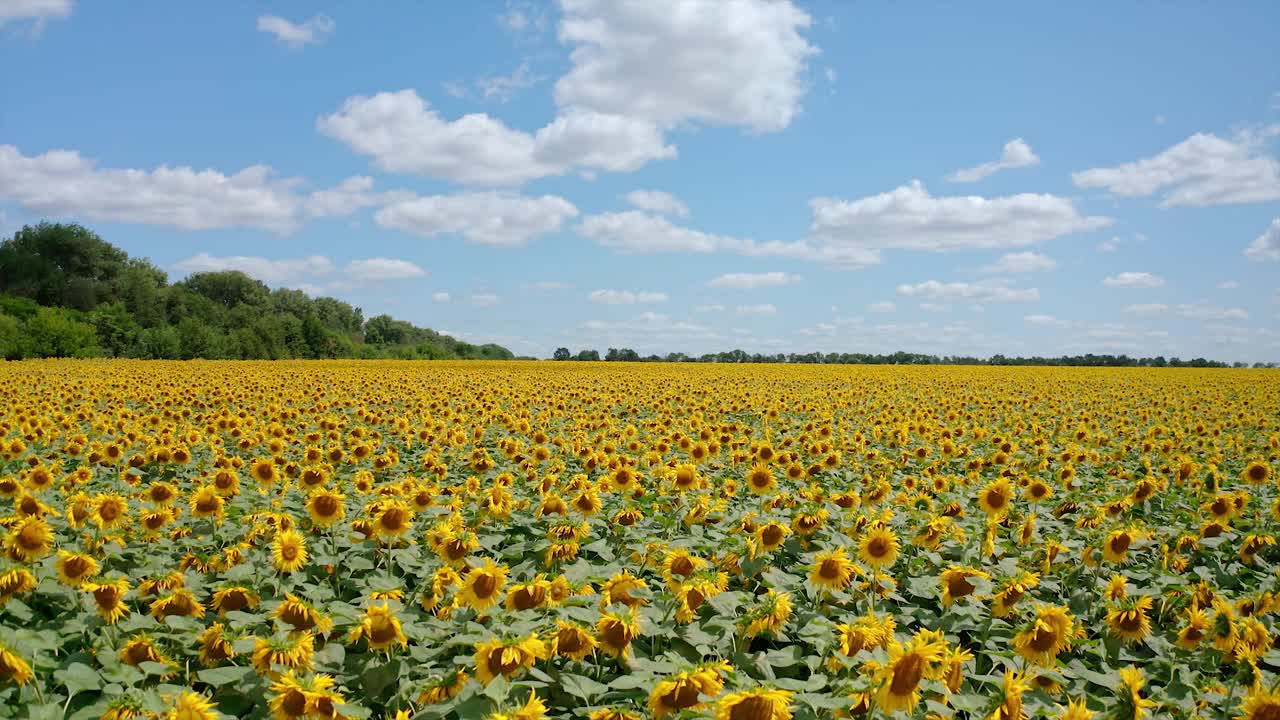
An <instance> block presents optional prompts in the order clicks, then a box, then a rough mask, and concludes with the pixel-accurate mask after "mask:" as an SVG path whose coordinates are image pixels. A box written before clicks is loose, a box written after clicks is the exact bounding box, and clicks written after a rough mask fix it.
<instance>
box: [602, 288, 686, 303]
mask: <svg viewBox="0 0 1280 720" xmlns="http://www.w3.org/2000/svg"><path fill="white" fill-rule="evenodd" d="M587 299H588V300H590V301H591V302H593V303H597V304H599V305H636V304H645V303H664V302H666V301H667V294H666V293H660V292H649V291H646V290H641V291H638V292H632V291H630V290H593V291H591V294H590V295H588V296H587Z"/></svg>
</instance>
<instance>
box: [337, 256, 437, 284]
mask: <svg viewBox="0 0 1280 720" xmlns="http://www.w3.org/2000/svg"><path fill="white" fill-rule="evenodd" d="M342 274H343V275H345V276H347V278H348V279H350V280H351V281H352V282H356V283H360V284H364V283H368V282H380V281H383V280H404V279H408V278H419V277H425V276H426V274H427V271H426V270H423V269H422V268H420V267H418V266H417V265H416V264H414V263H411V262H409V261H408V260H396V259H393V258H381V257H377V258H369V259H368V260H352V261H351V262H349V263H347V264H346V266H345V267H343V268H342Z"/></svg>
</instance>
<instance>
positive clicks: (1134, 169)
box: [1071, 126, 1280, 208]
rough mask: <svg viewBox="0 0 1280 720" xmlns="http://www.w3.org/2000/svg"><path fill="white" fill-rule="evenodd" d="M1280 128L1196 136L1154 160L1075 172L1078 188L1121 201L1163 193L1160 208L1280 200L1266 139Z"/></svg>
mask: <svg viewBox="0 0 1280 720" xmlns="http://www.w3.org/2000/svg"><path fill="white" fill-rule="evenodd" d="M1276 134H1280V126H1273V127H1269V128H1264V129H1262V130H1260V131H1243V132H1240V133H1237V134H1236V135H1235V137H1234V138H1232V139H1230V140H1227V139H1224V138H1220V137H1218V136H1217V135H1214V134H1211V133H1197V134H1195V135H1192V136H1191V137H1189V138H1187V139H1186V140H1183V141H1182V142H1180V143H1178V144H1177V145H1174V146H1173V147H1171V148H1168V149H1167V150H1164V151H1163V152H1160V153H1158V154H1156V155H1153V156H1152V157H1148V158H1143V159H1141V160H1137V161H1135V162H1130V163H1125V164H1123V165H1119V166H1116V167H1111V168H1093V169H1090V170H1084V171H1082V172H1076V173H1072V175H1071V179H1072V181H1073V182H1075V184H1076V186H1077V187H1082V188H1104V189H1106V190H1107V191H1108V192H1110V193H1112V194H1114V195H1118V196H1121V197H1148V196H1150V195H1154V194H1156V193H1158V192H1159V193H1162V195H1161V199H1160V207H1165V208H1169V207H1180V206H1181V207H1200V206H1205V205H1227V204H1234V203H1254V202H1268V201H1272V200H1280V161H1277V160H1276V158H1275V157H1274V156H1272V155H1270V154H1269V153H1268V152H1267V148H1266V143H1267V140H1268V139H1269V138H1271V137H1273V136H1274V135H1276Z"/></svg>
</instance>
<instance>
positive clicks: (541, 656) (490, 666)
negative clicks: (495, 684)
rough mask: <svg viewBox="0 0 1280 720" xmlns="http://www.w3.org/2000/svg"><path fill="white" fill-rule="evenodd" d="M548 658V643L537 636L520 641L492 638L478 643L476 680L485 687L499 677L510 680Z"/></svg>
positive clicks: (530, 636)
mask: <svg viewBox="0 0 1280 720" xmlns="http://www.w3.org/2000/svg"><path fill="white" fill-rule="evenodd" d="M548 656H549V655H548V650H547V645H546V643H544V642H542V640H539V639H538V636H537V635H529V636H528V637H526V638H524V639H520V640H501V639H498V638H490V639H488V640H485V641H483V642H479V643H476V654H475V666H476V679H477V680H479V681H480V682H481V683H482V684H485V685H488V684H489V683H490V682H491V681H492V680H493V679H494V678H496V677H498V676H499V675H501V676H502V677H504V678H507V679H508V680H510V679H511V678H512V677H513V676H515V675H517V674H519V673H520V672H521V671H522V670H526V669H528V668H531V667H533V664H534V663H536V662H537V661H539V660H545V659H546V658H547V657H548Z"/></svg>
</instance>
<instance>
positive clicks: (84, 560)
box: [57, 550, 99, 587]
mask: <svg viewBox="0 0 1280 720" xmlns="http://www.w3.org/2000/svg"><path fill="white" fill-rule="evenodd" d="M57 568H58V582H60V583H62V584H63V585H66V586H68V587H80V586H81V585H83V584H84V583H85V582H86V581H88V580H89V578H92V577H93V576H95V575H97V574H98V569H99V568H98V561H97V560H94V559H93V558H92V557H89V556H88V555H84V554H81V553H73V552H68V551H66V550H59V551H58V563H57Z"/></svg>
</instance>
